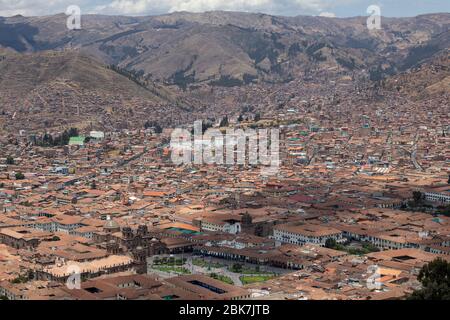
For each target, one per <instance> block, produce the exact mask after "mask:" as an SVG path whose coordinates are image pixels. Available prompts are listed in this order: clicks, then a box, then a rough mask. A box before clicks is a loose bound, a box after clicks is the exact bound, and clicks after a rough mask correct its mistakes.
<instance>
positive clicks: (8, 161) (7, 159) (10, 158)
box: [6, 156, 14, 164]
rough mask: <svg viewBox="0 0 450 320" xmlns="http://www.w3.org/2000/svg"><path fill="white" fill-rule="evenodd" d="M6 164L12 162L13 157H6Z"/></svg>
mask: <svg viewBox="0 0 450 320" xmlns="http://www.w3.org/2000/svg"><path fill="white" fill-rule="evenodd" d="M6 164H14V158H13V157H11V156H8V157H6Z"/></svg>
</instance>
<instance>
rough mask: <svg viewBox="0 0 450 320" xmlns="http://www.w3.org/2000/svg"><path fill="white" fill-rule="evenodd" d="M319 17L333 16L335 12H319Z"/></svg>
mask: <svg viewBox="0 0 450 320" xmlns="http://www.w3.org/2000/svg"><path fill="white" fill-rule="evenodd" d="M319 17H327V18H335V17H336V14H334V13H333V12H321V13H320V14H319Z"/></svg>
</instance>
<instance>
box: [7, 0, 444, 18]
mask: <svg viewBox="0 0 450 320" xmlns="http://www.w3.org/2000/svg"><path fill="white" fill-rule="evenodd" d="M373 4H374V5H378V6H380V7H381V13H382V15H383V16H389V17H403V16H415V15H418V14H423V13H432V12H450V1H449V0H0V16H12V15H16V14H22V15H25V16H35V15H49V14H55V13H61V12H65V11H66V8H67V7H68V6H70V5H78V6H79V7H80V8H81V10H82V13H101V14H114V15H119V14H121V15H135V16H138V15H157V14H162V13H168V12H175V11H191V12H202V11H211V10H231V11H248V12H263V13H268V14H275V15H286V16H293V15H324V16H338V17H348V16H362V15H367V13H366V10H367V7H368V6H370V5H373Z"/></svg>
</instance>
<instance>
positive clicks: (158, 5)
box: [94, 0, 355, 15]
mask: <svg viewBox="0 0 450 320" xmlns="http://www.w3.org/2000/svg"><path fill="white" fill-rule="evenodd" d="M110 1H111V2H110V3H106V4H101V5H98V6H96V7H95V8H94V11H95V12H98V13H108V14H128V15H144V14H160V13H165V12H176V11H189V12H204V11H214V10H227V11H250V12H265V13H272V14H286V15H297V14H318V13H320V12H321V11H323V10H324V9H327V8H329V7H330V6H333V5H335V4H336V3H337V2H342V1H343V2H348V1H355V0H338V1H336V0H165V1H161V0H110Z"/></svg>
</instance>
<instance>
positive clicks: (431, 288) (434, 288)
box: [408, 258, 450, 300]
mask: <svg viewBox="0 0 450 320" xmlns="http://www.w3.org/2000/svg"><path fill="white" fill-rule="evenodd" d="M418 280H419V281H420V283H421V284H422V289H419V290H416V291H414V292H413V294H412V295H411V296H409V297H408V299H409V300H450V263H449V262H447V261H445V260H443V259H441V258H437V259H435V260H433V261H432V262H430V263H428V264H426V265H424V266H423V268H422V270H420V273H419V276H418Z"/></svg>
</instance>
